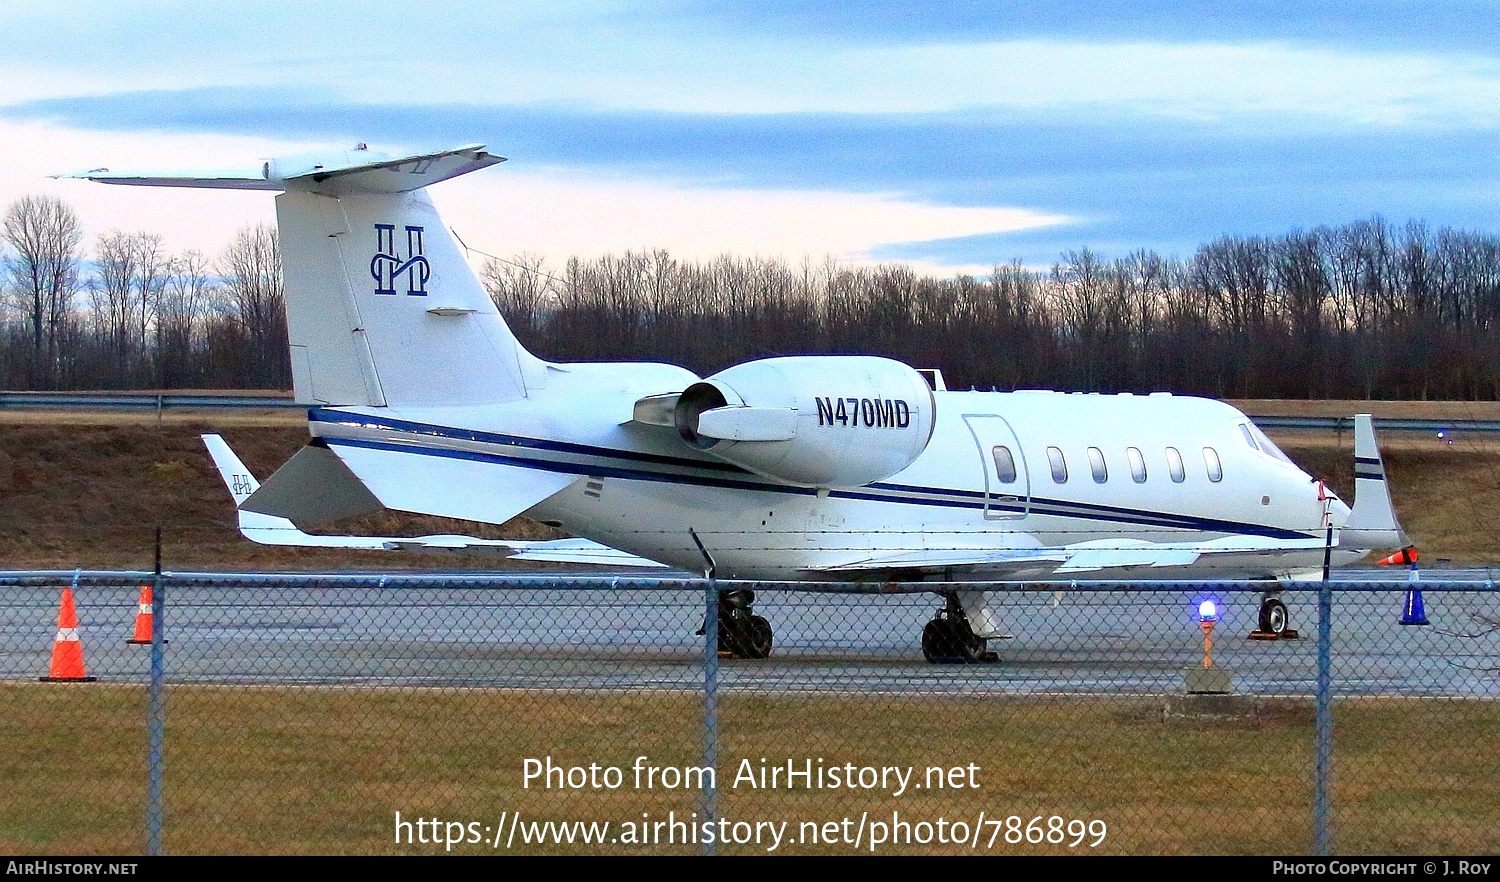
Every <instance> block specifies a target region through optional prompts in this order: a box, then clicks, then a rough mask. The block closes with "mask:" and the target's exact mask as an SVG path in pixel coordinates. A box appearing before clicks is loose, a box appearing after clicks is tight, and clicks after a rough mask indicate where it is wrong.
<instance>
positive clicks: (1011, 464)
mask: <svg viewBox="0 0 1500 882" xmlns="http://www.w3.org/2000/svg"><path fill="white" fill-rule="evenodd" d="M964 423H966V424H967V425H968V427H969V434H971V435H973V436H974V444H975V446H976V447H977V448H978V451H979V460H980V468H981V469H982V470H983V472H984V517H985V519H986V520H991V521H994V520H1014V519H1018V518H1024V517H1026V515H1027V514H1029V513H1030V511H1031V475H1030V474H1029V472H1028V470H1027V468H1026V455H1025V454H1024V453H1022V452H1021V442H1020V441H1019V440H1018V439H1017V438H1016V433H1015V431H1014V430H1012V429H1011V427H1010V423H1008V422H1006V421H1005V417H1002V416H995V415H993V414H964Z"/></svg>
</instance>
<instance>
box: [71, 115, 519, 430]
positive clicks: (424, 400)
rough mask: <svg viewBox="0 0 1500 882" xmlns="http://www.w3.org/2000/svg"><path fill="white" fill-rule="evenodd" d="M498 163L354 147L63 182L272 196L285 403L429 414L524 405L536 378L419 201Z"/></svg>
mask: <svg viewBox="0 0 1500 882" xmlns="http://www.w3.org/2000/svg"><path fill="white" fill-rule="evenodd" d="M502 161H504V158H503V157H500V156H496V155H494V154H491V153H488V152H486V151H485V150H484V148H483V146H481V145H469V146H465V147H458V148H455V149H452V150H443V151H439V152H436V153H423V154H416V155H412V156H405V157H400V158H395V159H392V158H389V157H386V156H384V155H381V154H377V153H374V152H371V151H369V150H368V149H367V148H365V147H364V145H360V146H359V147H358V148H356V149H354V150H349V151H342V152H338V153H332V154H321V155H308V156H297V157H286V158H282V159H273V160H268V161H266V162H264V163H262V164H261V166H260V168H259V169H252V170H248V171H240V172H213V173H207V174H173V173H165V174H163V173H148V172H142V173H131V172H112V171H110V170H109V169H93V170H91V171H87V172H79V173H77V174H74V175H70V176H69V177H78V178H86V179H88V180H92V181H98V182H101V183H111V184H133V185H140V186H159V187H160V186H165V187H217V188H229V189H258V190H280V191H282V192H281V195H279V196H277V197H276V221H277V230H278V235H279V243H280V248H281V261H282V275H283V278H284V282H285V291H284V293H285V299H286V313H287V331H288V337H289V339H290V343H291V363H292V385H293V388H294V390H295V392H296V396H297V401H299V402H301V403H304V404H308V405H329V406H339V405H346V406H350V405H352V406H368V407H387V406H389V407H441V406H447V405H474V404H499V403H503V402H507V401H514V400H517V399H520V398H524V397H525V396H526V394H527V377H528V376H532V377H536V376H540V375H541V373H542V372H543V371H544V368H543V366H542V362H540V361H539V360H538V359H537V358H536V357H535V356H533V355H531V353H529V352H527V351H526V350H525V348H524V347H522V346H521V344H520V342H519V341H518V340H516V338H515V336H514V335H513V334H512V333H511V331H510V328H509V327H507V326H506V324H505V321H504V319H503V318H502V317H501V315H500V311H499V310H498V309H497V308H496V307H495V305H494V303H493V302H492V301H491V300H490V298H489V295H488V294H487V293H486V292H485V290H484V286H483V285H481V284H480V282H479V278H478V276H477V275H476V274H475V273H474V271H473V269H472V268H471V267H470V266H469V264H468V261H467V260H466V258H465V255H464V251H463V249H462V248H461V247H460V245H459V243H458V240H457V239H456V238H455V237H454V236H453V234H452V233H451V232H450V231H449V230H448V228H447V227H446V226H445V225H444V224H443V221H442V219H441V218H440V217H439V216H438V213H437V209H436V208H435V207H434V206H433V204H432V201H431V200H430V199H429V198H428V196H427V194H426V193H425V192H423V188H425V187H427V186H428V185H430V184H434V183H437V182H439V181H444V180H448V179H449V178H453V177H457V176H459V175H462V174H466V173H468V172H471V171H477V170H478V169H482V168H486V167H488V166H491V165H494V164H496V163H499V162H502Z"/></svg>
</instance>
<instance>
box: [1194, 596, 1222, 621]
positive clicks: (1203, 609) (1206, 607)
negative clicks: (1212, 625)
mask: <svg viewBox="0 0 1500 882" xmlns="http://www.w3.org/2000/svg"><path fill="white" fill-rule="evenodd" d="M1198 618H1199V620H1201V621H1204V622H1217V621H1218V620H1219V605H1218V604H1217V603H1214V602H1213V600H1212V599H1209V600H1204V601H1202V602H1200V603H1199V604H1198Z"/></svg>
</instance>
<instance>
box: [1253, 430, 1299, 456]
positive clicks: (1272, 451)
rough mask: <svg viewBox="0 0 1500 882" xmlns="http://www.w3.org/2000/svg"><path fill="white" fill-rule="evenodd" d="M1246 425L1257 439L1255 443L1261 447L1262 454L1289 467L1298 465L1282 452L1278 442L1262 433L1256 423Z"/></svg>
mask: <svg viewBox="0 0 1500 882" xmlns="http://www.w3.org/2000/svg"><path fill="white" fill-rule="evenodd" d="M1246 425H1248V426H1249V428H1250V434H1251V435H1253V436H1254V437H1255V442H1256V444H1258V445H1259V446H1260V449H1261V452H1262V453H1264V454H1266V455H1267V456H1269V457H1271V458H1273V459H1279V460H1281V461H1282V462H1284V463H1286V464H1287V465H1296V463H1294V462H1292V460H1291V457H1289V456H1287V455H1286V454H1285V453H1282V452H1281V448H1280V447H1277V446H1276V442H1274V441H1272V440H1271V439H1270V438H1267V437H1266V433H1265V432H1262V431H1261V430H1260V427H1259V426H1257V425H1256V424H1254V423H1248V424H1246Z"/></svg>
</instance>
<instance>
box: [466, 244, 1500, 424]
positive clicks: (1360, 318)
mask: <svg viewBox="0 0 1500 882" xmlns="http://www.w3.org/2000/svg"><path fill="white" fill-rule="evenodd" d="M482 277H483V279H484V282H485V286H486V288H487V289H488V290H489V292H490V295H491V297H492V298H493V299H494V300H495V302H496V304H497V305H498V306H499V307H500V309H501V311H502V312H503V313H504V314H505V316H506V318H507V320H508V321H509V322H510V324H511V326H512V327H513V328H514V329H515V330H516V333H517V335H518V336H519V337H520V338H521V340H522V341H523V342H524V343H525V344H526V345H527V346H528V347H529V348H531V349H532V350H533V351H535V352H537V353H539V354H542V355H543V356H544V357H547V358H551V359H554V360H559V361H575V360H577V361H588V360H612V359H620V360H634V359H655V360H669V361H673V362H675V363H678V364H682V365H685V366H687V367H689V368H691V369H693V370H696V371H698V372H699V373H704V374H706V373H709V372H712V371H716V370H720V369H722V368H724V367H727V366H729V365H731V364H735V363H738V362H741V361H745V360H748V359H753V358H765V357H770V356H777V355H802V354H817V353H845V354H874V355H885V356H889V357H891V358H896V359H899V360H901V361H904V362H906V363H908V364H911V365H913V366H916V367H936V368H940V369H941V370H942V371H943V374H944V377H945V378H946V379H947V381H948V384H949V388H969V387H971V386H973V387H977V388H981V389H990V388H997V389H1001V390H1005V389H1028V388H1029V389H1060V390H1067V391H1085V390H1086V391H1100V392H1129V391H1136V392H1148V391H1173V392H1179V393H1188V394H1199V395H1209V396H1213V397H1220V398H1392V399H1399V398H1413V399H1430V398H1443V399H1461V400H1481V399H1483V400H1491V399H1495V398H1497V397H1500V336H1497V333H1496V331H1497V328H1500V237H1496V236H1493V235H1488V234H1483V233H1473V232H1464V231H1458V230H1452V229H1439V230H1435V231H1434V230H1431V229H1429V228H1428V227H1427V226H1425V225H1424V224H1421V223H1415V222H1414V223H1409V224H1407V225H1405V226H1404V227H1399V228H1397V227H1395V226H1393V225H1391V224H1389V223H1387V222H1385V221H1383V220H1381V219H1378V218H1376V219H1371V220H1365V221H1358V222H1355V223H1351V224H1347V225H1344V226H1336V227H1330V226H1324V227H1318V228H1316V229H1312V230H1295V231H1292V232H1290V233H1287V234H1285V235H1283V236H1277V237H1259V236H1225V237H1223V238H1220V239H1217V240H1214V241H1212V242H1209V243H1207V244H1205V245H1202V246H1200V247H1199V248H1198V249H1197V251H1196V252H1195V253H1194V254H1193V255H1192V256H1191V257H1190V258H1188V259H1186V260H1182V259H1176V258H1164V257H1162V256H1161V255H1160V254H1157V253H1156V252H1154V251H1150V250H1146V249H1142V250H1139V251H1136V252H1134V253H1132V254H1130V255H1128V256H1126V257H1121V258H1117V259H1113V260H1106V259H1103V258H1101V257H1099V256H1098V255H1096V254H1094V253H1093V252H1092V251H1091V250H1089V249H1087V248H1084V249H1079V250H1077V251H1069V252H1067V253H1066V254H1064V255H1062V256H1061V259H1060V260H1059V261H1057V262H1056V263H1055V264H1053V265H1052V267H1051V268H1050V269H1049V270H1045V271H1037V270H1031V269H1027V268H1025V267H1023V266H1021V265H1020V264H1017V263H1012V264H1006V265H999V266H996V267H995V268H994V269H993V271H992V272H991V273H990V275H989V276H988V277H975V276H968V275H959V276H955V277H951V278H933V277H930V276H924V275H920V274H918V273H917V272H915V271H914V270H913V269H912V268H911V267H909V266H905V265H901V264H884V265H880V266H872V267H851V266H846V265H842V264H839V263H837V262H834V261H825V262H823V263H813V262H804V263H802V264H797V265H791V264H787V263H785V262H782V261H778V260H768V259H763V258H737V257H727V256H726V257H720V258H718V259H716V260H711V261H707V262H692V261H678V260H675V259H673V258H672V257H671V256H670V255H669V254H668V253H666V252H664V251H653V252H649V253H648V252H634V253H626V254H624V255H622V256H606V257H602V258H599V259H597V260H587V261H585V260H579V259H573V260H570V261H568V262H567V264H566V266H564V267H562V268H561V269H560V270H558V271H557V272H552V271H550V270H549V269H548V268H547V267H546V266H545V265H544V264H543V263H542V262H541V261H540V260H538V259H536V258H534V257H521V258H518V259H516V260H512V261H501V260H496V259H493V258H492V259H491V260H490V261H489V262H488V263H487V264H486V265H485V267H484V271H483V274H482Z"/></svg>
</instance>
